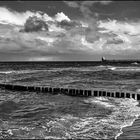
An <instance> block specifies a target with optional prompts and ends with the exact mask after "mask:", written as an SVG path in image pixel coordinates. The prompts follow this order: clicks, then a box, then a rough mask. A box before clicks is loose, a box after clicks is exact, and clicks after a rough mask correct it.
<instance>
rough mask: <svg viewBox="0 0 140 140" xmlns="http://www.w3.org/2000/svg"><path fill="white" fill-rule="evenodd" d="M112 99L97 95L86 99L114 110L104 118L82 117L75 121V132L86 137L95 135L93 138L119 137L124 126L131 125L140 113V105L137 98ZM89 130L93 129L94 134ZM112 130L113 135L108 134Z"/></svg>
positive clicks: (87, 101) (88, 101)
mask: <svg viewBox="0 0 140 140" xmlns="http://www.w3.org/2000/svg"><path fill="white" fill-rule="evenodd" d="M110 99H111V100H112V101H111V100H110ZM110 99H109V98H106V97H105V98H104V97H97V98H95V99H94V98H89V99H87V100H85V102H86V103H93V104H100V105H101V106H103V107H105V108H109V109H111V110H112V109H113V110H112V111H113V112H112V113H111V114H110V115H109V116H107V117H103V118H95V117H86V118H84V119H80V121H78V122H77V123H75V125H74V126H73V127H72V128H73V130H74V131H77V132H75V133H77V134H81V136H83V137H84V138H85V137H88V136H91V137H92V136H93V138H101V139H109V138H115V139H117V137H118V136H120V135H121V134H122V133H123V132H122V128H124V127H127V126H131V125H132V124H133V122H134V121H135V120H136V119H137V118H138V116H139V115H140V107H138V106H137V105H138V102H137V101H136V100H134V99H119V98H116V99H115V98H110ZM104 128H106V129H104ZM89 130H90V131H91V130H92V132H93V134H88V131H89ZM110 132H111V133H112V136H109V134H107V133H110ZM85 133H87V134H85ZM100 133H102V136H100ZM95 134H96V135H95Z"/></svg>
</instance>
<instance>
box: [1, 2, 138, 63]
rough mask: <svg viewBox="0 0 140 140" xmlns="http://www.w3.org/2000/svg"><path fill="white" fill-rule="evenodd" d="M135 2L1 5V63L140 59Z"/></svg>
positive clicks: (10, 3) (4, 3) (19, 3)
mask: <svg viewBox="0 0 140 140" xmlns="http://www.w3.org/2000/svg"><path fill="white" fill-rule="evenodd" d="M139 7H140V1H20V0H18V1H0V61H98V60H101V57H102V56H105V57H106V58H107V59H140V14H139V13H140V8H139Z"/></svg>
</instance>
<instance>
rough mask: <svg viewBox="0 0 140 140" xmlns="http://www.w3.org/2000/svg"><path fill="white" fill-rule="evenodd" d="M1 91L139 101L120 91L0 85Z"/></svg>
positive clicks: (136, 96) (138, 97) (138, 95)
mask: <svg viewBox="0 0 140 140" xmlns="http://www.w3.org/2000/svg"><path fill="white" fill-rule="evenodd" d="M0 88H1V89H6V90H12V91H28V92H38V93H39V92H42V93H51V94H65V95H69V96H81V97H88V96H94V97H98V96H103V97H114V98H133V99H135V100H140V93H136V92H133V91H121V90H118V91H116V90H107V89H106V90H105V89H101V88H94V89H93V90H82V89H69V88H52V87H46V86H43V87H41V86H22V85H12V84H0Z"/></svg>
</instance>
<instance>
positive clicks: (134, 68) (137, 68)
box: [111, 67, 140, 72]
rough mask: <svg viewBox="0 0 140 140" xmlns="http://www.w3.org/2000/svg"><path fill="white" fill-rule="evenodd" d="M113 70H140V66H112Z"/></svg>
mask: <svg viewBox="0 0 140 140" xmlns="http://www.w3.org/2000/svg"><path fill="white" fill-rule="evenodd" d="M111 70H113V71H126V72H127V71H130V72H133V71H134V72H139V71H140V67H115V68H111Z"/></svg>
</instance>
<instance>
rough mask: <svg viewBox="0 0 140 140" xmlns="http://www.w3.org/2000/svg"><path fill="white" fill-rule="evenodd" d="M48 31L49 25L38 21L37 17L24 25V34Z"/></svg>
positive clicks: (31, 18)
mask: <svg viewBox="0 0 140 140" xmlns="http://www.w3.org/2000/svg"><path fill="white" fill-rule="evenodd" d="M42 30H46V31H48V25H47V24H46V22H45V21H43V20H41V19H38V18H37V17H36V16H33V17H29V18H28V19H27V20H26V23H25V24H24V29H23V30H21V31H23V32H37V31H42Z"/></svg>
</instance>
